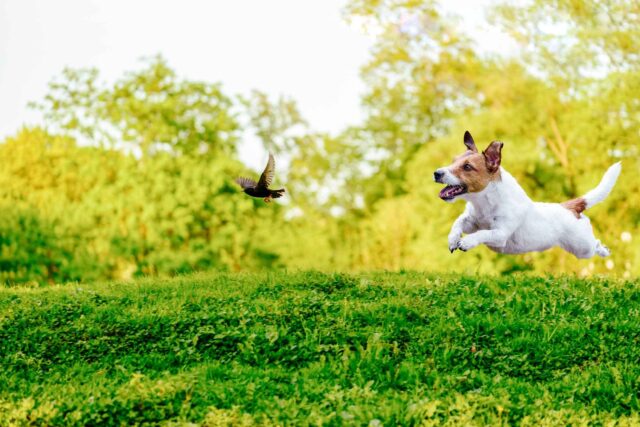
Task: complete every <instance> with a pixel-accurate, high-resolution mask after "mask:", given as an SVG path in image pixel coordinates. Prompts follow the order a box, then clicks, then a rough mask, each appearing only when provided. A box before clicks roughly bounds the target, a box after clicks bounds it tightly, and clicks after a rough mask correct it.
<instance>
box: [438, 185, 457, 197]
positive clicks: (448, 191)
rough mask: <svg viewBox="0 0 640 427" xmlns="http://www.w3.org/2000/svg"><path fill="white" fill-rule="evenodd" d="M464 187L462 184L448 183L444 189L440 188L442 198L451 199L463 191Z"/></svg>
mask: <svg viewBox="0 0 640 427" xmlns="http://www.w3.org/2000/svg"><path fill="white" fill-rule="evenodd" d="M462 189H463V187H462V186H461V185H447V186H446V187H444V188H443V189H442V190H440V198H441V199H450V198H452V197H455V196H456V195H458V194H459V193H461V190H462Z"/></svg>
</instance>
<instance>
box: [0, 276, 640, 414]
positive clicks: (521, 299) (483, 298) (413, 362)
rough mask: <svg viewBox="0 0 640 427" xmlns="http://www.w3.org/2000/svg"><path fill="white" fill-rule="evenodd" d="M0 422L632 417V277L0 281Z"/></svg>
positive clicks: (638, 351)
mask: <svg viewBox="0 0 640 427" xmlns="http://www.w3.org/2000/svg"><path fill="white" fill-rule="evenodd" d="M0 363H1V366H2V369H1V370H0V425H2V426H6V425H43V426H44V425H47V426H49V425H55V426H58V425H61V426H62V425H134V424H138V425H193V424H189V423H195V424H196V425H206V426H219V425H229V426H230V425H255V424H264V425H274V424H280V425H320V424H322V425H370V426H381V425H416V424H423V425H531V426H533V425H550V426H555V425H603V424H607V423H610V422H612V421H617V422H618V425H638V423H640V417H639V416H638V413H639V410H640V401H639V399H640V282H638V281H614V280H608V279H589V280H581V279H576V278H569V277H562V278H553V277H548V278H540V277H526V276H521V277H515V276H514V277H505V278H490V277H457V276H433V275H428V274H420V273H404V274H402V273H398V274H390V273H389V274H363V275H339V274H320V273H294V274H284V273H273V274H259V275H248V274H246V275H231V274H229V275H227V274H221V275H196V276H190V277H182V278H176V279H171V280H157V279H155V280H152V279H146V280H141V281H137V282H134V283H105V284H94V285H67V286H54V287H49V288H39V289H30V288H4V289H0Z"/></svg>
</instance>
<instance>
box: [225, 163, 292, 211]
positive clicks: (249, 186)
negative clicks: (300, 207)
mask: <svg viewBox="0 0 640 427" xmlns="http://www.w3.org/2000/svg"><path fill="white" fill-rule="evenodd" d="M275 172H276V161H275V160H274V159H273V154H271V153H269V161H268V162H267V166H266V167H265V168H264V172H262V175H260V180H259V181H258V182H255V181H254V180H252V179H250V178H243V177H240V178H236V182H237V183H238V185H239V186H240V187H242V190H243V191H244V192H245V193H246V194H248V195H249V196H251V197H262V198H263V199H264V201H265V203H269V202H270V201H271V199H277V198H279V197H282V194H283V193H284V188H281V189H279V190H271V189H269V186H270V185H271V181H273V175H275Z"/></svg>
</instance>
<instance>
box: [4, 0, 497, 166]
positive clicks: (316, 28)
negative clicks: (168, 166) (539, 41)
mask: <svg viewBox="0 0 640 427" xmlns="http://www.w3.org/2000/svg"><path fill="white" fill-rule="evenodd" d="M443 3H444V4H446V9H447V10H449V11H451V12H452V13H456V14H460V15H461V16H462V17H463V19H464V21H465V22H466V24H465V25H467V26H468V28H469V32H470V33H471V34H472V35H474V37H476V38H477V39H478V44H479V46H481V48H483V49H487V50H499V49H502V46H506V45H505V40H506V38H505V37H504V36H503V35H501V34H499V33H497V32H496V31H495V30H493V29H491V28H489V27H488V25H487V24H486V22H485V21H484V18H483V7H484V6H485V5H486V4H489V3H491V0H447V1H444V2H443ZM344 4H345V0H272V1H265V0H210V1H203V0H181V1H179V2H178V1H175V0H174V1H169V0H56V1H50V0H0V140H1V139H4V137H6V136H8V135H12V134H14V133H15V132H16V131H17V130H18V129H19V128H20V126H22V125H23V124H38V123H41V120H40V115H39V113H37V112H34V111H32V110H30V109H29V108H27V103H28V102H29V101H36V100H40V99H42V97H43V96H44V94H45V93H46V89H47V83H48V82H49V81H50V80H51V79H52V78H53V77H54V76H57V75H59V74H60V72H61V71H62V69H63V68H64V67H66V66H68V67H74V68H78V67H97V68H98V69H99V70H100V72H101V75H102V77H103V78H105V79H107V80H113V79H115V78H117V77H119V76H121V75H122V73H123V72H124V71H127V70H134V69H137V68H139V67H140V66H141V64H140V62H139V59H140V58H141V57H144V56H151V55H155V54H157V53H160V54H162V55H163V56H164V57H165V58H166V59H167V60H168V62H169V65H170V66H171V67H172V68H174V69H175V70H176V71H177V72H178V74H179V75H181V76H184V77H187V78H189V79H198V80H206V81H212V82H222V84H223V88H224V89H225V91H226V92H227V93H248V92H249V91H250V90H251V89H254V88H255V89H260V90H262V91H265V92H267V93H269V94H273V95H279V94H284V95H288V96H291V97H293V98H294V99H295V100H296V101H297V102H298V104H299V107H300V109H301V111H302V113H303V115H304V117H306V118H307V119H308V121H309V122H310V124H311V127H312V128H313V129H316V130H323V131H333V132H337V131H339V130H340V129H342V128H343V127H344V126H345V125H347V124H351V123H356V122H357V121H358V120H359V118H360V117H361V115H360V106H359V95H360V93H361V92H362V91H363V86H362V84H361V82H360V79H359V69H360V66H361V65H362V64H363V63H364V62H365V61H366V58H367V55H368V50H369V47H370V45H371V40H370V39H368V38H367V37H366V36H365V35H363V34H361V33H360V32H359V31H358V30H357V29H355V28H351V27H349V26H348V25H347V24H346V23H345V22H344V20H343V18H342V16H341V10H342V8H343V7H344ZM241 154H243V155H242V157H244V160H245V161H247V162H248V163H249V164H250V165H251V166H254V167H257V166H259V163H261V162H262V157H263V156H260V157H256V156H255V155H252V153H251V152H250V151H246V150H245V152H244V153H241Z"/></svg>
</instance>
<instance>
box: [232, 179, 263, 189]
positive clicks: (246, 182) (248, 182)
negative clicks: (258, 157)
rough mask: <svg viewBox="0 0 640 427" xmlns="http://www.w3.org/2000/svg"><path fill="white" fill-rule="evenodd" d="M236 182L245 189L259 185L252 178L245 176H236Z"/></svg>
mask: <svg viewBox="0 0 640 427" xmlns="http://www.w3.org/2000/svg"><path fill="white" fill-rule="evenodd" d="M236 182H237V183H238V185H239V186H240V187H242V188H243V189H247V188H255V187H256V186H257V185H258V183H257V182H255V181H254V180H252V179H250V178H243V177H239V178H236Z"/></svg>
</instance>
